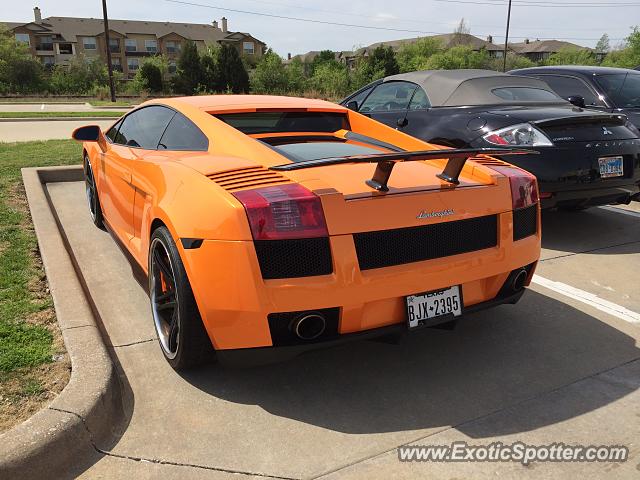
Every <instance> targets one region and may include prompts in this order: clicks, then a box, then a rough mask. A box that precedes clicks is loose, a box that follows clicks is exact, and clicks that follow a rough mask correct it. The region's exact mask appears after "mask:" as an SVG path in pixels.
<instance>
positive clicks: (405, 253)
mask: <svg viewBox="0 0 640 480" xmlns="http://www.w3.org/2000/svg"><path fill="white" fill-rule="evenodd" d="M353 239H354V241H355V244H356V251H357V253H358V262H359V263H360V270H368V269H371V268H380V267H388V266H391V265H401V264H403V263H411V262H419V261H422V260H430V259H432V258H440V257H448V256H450V255H457V254H459V253H466V252H473V251H475V250H482V249H483V248H490V247H495V246H496V245H497V244H498V217H497V216H496V215H489V216H486V217H477V218H471V219H468V220H458V221H455V222H445V223H436V224H433V225H425V226H423V227H410V228H399V229H396V230H383V231H379V232H365V233H356V234H355V235H354V236H353Z"/></svg>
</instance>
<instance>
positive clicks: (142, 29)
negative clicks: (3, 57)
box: [7, 17, 263, 44]
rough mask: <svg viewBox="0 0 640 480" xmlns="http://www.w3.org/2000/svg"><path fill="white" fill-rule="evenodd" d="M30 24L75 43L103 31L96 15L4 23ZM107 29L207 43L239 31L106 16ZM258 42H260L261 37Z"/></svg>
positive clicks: (15, 25)
mask: <svg viewBox="0 0 640 480" xmlns="http://www.w3.org/2000/svg"><path fill="white" fill-rule="evenodd" d="M30 24H31V25H34V26H35V25H37V26H38V27H43V28H46V29H49V30H51V31H52V32H53V33H57V34H60V35H61V36H62V38H63V39H64V40H65V41H67V42H76V41H77V37H82V36H87V37H93V36H96V35H100V34H101V33H102V32H104V22H103V20H102V19H99V18H76V17H47V18H43V19H42V21H41V22H38V23H34V22H27V23H15V22H11V23H7V26H8V28H9V29H14V28H16V27H19V26H23V25H24V26H28V25H30ZM109 30H112V31H114V32H118V33H120V34H122V35H131V34H142V35H154V36H156V37H157V38H161V37H164V36H166V35H169V34H171V33H175V34H177V35H180V36H181V37H184V38H188V39H190V40H194V41H203V42H205V43H210V44H211V43H217V42H218V41H220V40H224V39H229V40H234V38H235V37H234V35H236V34H237V33H239V32H223V31H222V30H221V29H220V28H217V27H214V26H213V25H211V24H200V23H178V22H151V21H144V20H118V19H109ZM242 35H246V36H251V35H249V34H248V33H244V34H242ZM252 38H254V37H252ZM254 39H255V38H254ZM255 40H257V39H255ZM257 41H259V42H260V40H257ZM260 43H263V42H260Z"/></svg>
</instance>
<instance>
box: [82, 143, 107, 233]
mask: <svg viewBox="0 0 640 480" xmlns="http://www.w3.org/2000/svg"><path fill="white" fill-rule="evenodd" d="M83 169H84V184H85V192H86V194H87V204H88V206H89V215H91V221H92V222H93V224H94V225H95V226H96V227H98V228H100V229H102V230H104V217H103V216H102V207H101V206H100V196H99V195H98V187H97V186H96V179H95V177H94V176H93V168H92V167H91V162H90V161H89V156H88V155H87V154H86V153H85V154H84V164H83Z"/></svg>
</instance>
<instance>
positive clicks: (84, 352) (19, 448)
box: [0, 166, 123, 480]
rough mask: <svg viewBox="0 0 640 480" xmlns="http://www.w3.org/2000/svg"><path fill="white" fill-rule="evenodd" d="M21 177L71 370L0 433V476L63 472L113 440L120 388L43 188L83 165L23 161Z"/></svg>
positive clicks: (77, 174)
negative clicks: (50, 395)
mask: <svg viewBox="0 0 640 480" xmlns="http://www.w3.org/2000/svg"><path fill="white" fill-rule="evenodd" d="M22 177H23V180H24V185H25V189H26V192H27V198H28V200H29V208H30V210H31V216H32V218H33V224H34V226H35V231H36V235H37V237H38V244H39V247H40V252H41V255H42V260H43V264H44V267H45V270H46V273H47V279H48V282H49V288H50V290H51V295H52V296H53V302H54V306H55V310H56V315H57V318H58V324H59V325H60V329H61V330H62V335H63V338H64V343H65V345H66V348H67V351H68V352H69V355H70V357H71V365H72V372H71V379H70V380H69V384H68V385H67V386H66V387H65V388H64V390H63V391H62V392H61V393H60V395H59V396H58V397H57V398H56V399H55V400H53V402H51V404H50V405H48V406H47V407H45V408H43V409H42V410H40V411H39V412H38V413H36V414H35V415H34V416H33V417H31V418H30V419H28V420H27V421H25V422H24V423H22V424H20V425H18V426H16V427H14V428H13V429H11V430H9V431H8V432H5V433H4V434H2V435H0V478H11V479H15V480H17V479H23V478H24V479H32V478H65V477H68V476H69V475H70V469H71V468H72V467H75V466H77V465H78V464H79V463H83V462H86V461H88V459H90V458H95V456H96V455H97V454H99V452H101V450H102V449H103V448H108V447H107V446H108V445H111V444H113V443H114V442H115V439H116V438H117V436H118V433H119V432H118V430H119V427H120V426H121V420H122V418H123V406H122V389H121V385H120V382H119V380H118V375H117V371H116V368H115V366H114V363H113V361H112V359H111V357H110V355H109V352H108V350H107V347H106V346H105V344H104V342H103V340H102V336H101V333H100V330H99V325H98V324H97V323H96V317H95V316H94V314H93V311H92V306H91V302H90V301H89V299H88V297H87V295H86V293H85V290H84V288H83V285H82V284H81V281H80V279H79V278H78V276H77V274H76V271H75V268H74V259H73V256H72V255H69V253H68V248H67V244H66V241H65V238H64V236H63V234H62V233H61V231H60V229H59V225H58V221H57V218H56V215H55V212H54V211H53V210H52V209H51V206H50V202H49V198H48V194H47V191H46V183H47V182H65V181H77V180H80V179H82V168H81V167H79V166H76V167H50V168H26V169H23V170H22ZM101 445H102V446H104V447H102V448H101V447H100V446H101Z"/></svg>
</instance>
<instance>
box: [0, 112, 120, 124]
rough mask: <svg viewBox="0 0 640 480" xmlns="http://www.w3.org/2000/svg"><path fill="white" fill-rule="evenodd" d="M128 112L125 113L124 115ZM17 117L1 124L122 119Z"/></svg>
mask: <svg viewBox="0 0 640 480" xmlns="http://www.w3.org/2000/svg"><path fill="white" fill-rule="evenodd" d="M125 113H126V112H123V115H124V114H125ZM121 116H122V115H119V116H113V117H64V116H60V117H16V118H0V122H82V121H87V122H96V121H100V120H117V119H119V118H120V117H121Z"/></svg>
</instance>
